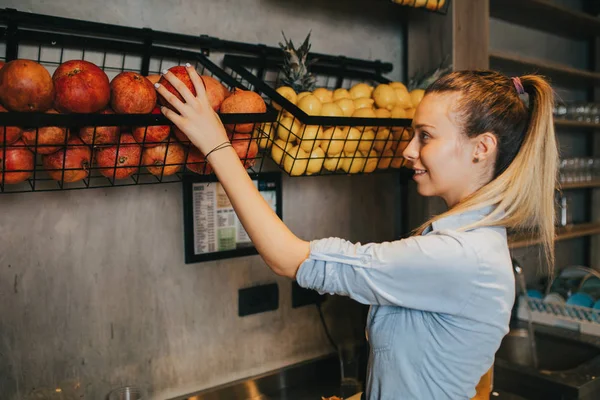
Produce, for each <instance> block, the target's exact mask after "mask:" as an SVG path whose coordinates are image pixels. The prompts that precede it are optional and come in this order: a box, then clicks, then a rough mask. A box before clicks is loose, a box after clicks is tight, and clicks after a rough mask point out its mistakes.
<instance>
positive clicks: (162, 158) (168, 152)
mask: <svg viewBox="0 0 600 400" xmlns="http://www.w3.org/2000/svg"><path fill="white" fill-rule="evenodd" d="M184 163H185V150H184V148H183V147H182V146H181V145H180V144H178V143H177V142H175V141H174V140H169V141H168V142H166V143H161V144H159V145H158V146H155V147H146V148H145V149H144V151H143V152H142V165H144V166H145V167H146V168H147V169H148V171H149V172H150V173H151V174H152V175H155V176H159V177H160V176H168V175H173V174H174V173H176V172H178V171H179V170H180V169H181V167H182V166H183V164H184Z"/></svg>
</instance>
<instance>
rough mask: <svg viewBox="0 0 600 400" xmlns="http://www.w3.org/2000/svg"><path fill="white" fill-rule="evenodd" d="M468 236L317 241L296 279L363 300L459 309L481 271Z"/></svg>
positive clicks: (439, 233) (444, 233)
mask: <svg viewBox="0 0 600 400" xmlns="http://www.w3.org/2000/svg"><path fill="white" fill-rule="evenodd" d="M465 235H468V233H464V232H456V231H450V230H448V231H443V230H440V231H435V232H431V233H430V234H428V235H425V236H415V237H410V238H407V239H403V240H399V241H394V242H384V243H377V244H375V243H371V244H366V245H361V244H360V243H357V244H353V243H351V242H348V241H346V240H343V239H339V238H328V239H322V240H316V241H312V242H311V244H310V255H309V257H308V258H307V259H306V260H305V261H304V262H303V263H302V265H300V268H299V270H298V273H297V275H296V280H297V281H298V284H299V285H300V286H302V287H305V288H310V289H315V290H317V291H318V292H320V293H322V294H323V293H331V294H339V295H344V296H349V297H351V298H353V299H354V300H356V301H358V302H360V303H363V304H372V305H373V304H377V305H395V306H401V307H406V308H413V309H418V310H423V311H431V312H440V313H448V314H458V313H460V312H461V310H462V309H463V308H464V307H465V305H466V302H467V300H468V299H469V296H470V295H471V293H472V292H473V290H475V287H476V286H477V285H476V280H477V279H478V275H479V267H478V266H479V262H478V260H477V254H476V252H475V249H474V248H473V247H472V246H470V245H469V243H468V240H465V239H466V237H465Z"/></svg>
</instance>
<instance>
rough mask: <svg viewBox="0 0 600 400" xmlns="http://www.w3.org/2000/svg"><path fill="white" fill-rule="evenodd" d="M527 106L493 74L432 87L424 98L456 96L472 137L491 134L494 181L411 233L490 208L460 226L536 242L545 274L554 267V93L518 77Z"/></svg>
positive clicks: (467, 74)
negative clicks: (494, 153) (494, 140)
mask: <svg viewBox="0 0 600 400" xmlns="http://www.w3.org/2000/svg"><path fill="white" fill-rule="evenodd" d="M520 83H522V89H524V91H525V93H526V95H527V96H528V100H529V101H528V103H529V107H527V105H526V101H527V99H524V98H523V97H524V96H523V94H522V92H521V94H520V93H518V89H517V87H516V86H515V84H514V83H513V80H511V78H508V77H507V76H505V75H502V74H500V73H497V72H493V71H456V72H453V73H451V74H448V75H446V76H444V77H442V78H440V79H438V81H436V82H434V83H433V84H432V85H431V86H430V87H429V88H428V89H427V91H426V95H427V94H429V93H444V92H458V93H460V100H459V102H458V104H457V110H458V115H459V121H460V124H461V125H462V129H463V131H464V133H465V134H466V135H467V136H469V137H475V136H477V135H479V134H481V133H484V132H491V133H493V134H494V135H495V136H496V138H497V140H498V158H497V160H496V165H495V172H494V178H493V179H492V180H491V181H490V182H489V183H487V184H486V185H484V186H483V187H481V188H480V189H479V190H477V191H476V192H475V193H473V194H472V195H471V196H469V197H468V198H466V199H464V200H462V201H461V202H460V203H458V204H457V205H455V206H454V207H452V208H451V209H450V210H448V211H446V212H444V213H442V214H440V215H437V216H435V217H433V218H432V219H430V220H429V221H427V222H426V223H425V224H423V225H422V226H421V227H419V228H418V229H417V230H416V233H419V234H420V233H422V232H423V230H424V229H425V228H426V227H427V226H429V225H430V224H431V223H432V222H434V221H437V220H439V219H441V218H444V217H447V216H450V215H456V214H461V213H463V212H465V211H470V210H476V209H480V208H483V207H486V206H495V209H494V210H493V211H492V212H491V213H490V214H489V215H487V216H486V217H484V218H483V219H482V220H480V221H478V222H476V223H474V224H472V225H469V226H466V227H463V228H462V229H472V228H476V227H483V226H505V227H506V228H508V229H511V230H517V231H519V232H523V233H526V234H529V235H532V236H534V235H535V236H537V237H538V238H539V240H540V241H541V245H542V250H544V252H545V258H546V261H547V263H548V268H549V271H548V272H549V273H550V274H552V271H553V268H554V239H555V228H554V222H555V209H554V192H555V190H556V184H557V165H558V149H557V144H556V138H555V133H554V122H553V106H554V92H553V90H552V88H551V86H550V85H549V84H548V82H547V81H546V80H545V79H544V78H542V77H540V76H537V75H525V76H522V77H520Z"/></svg>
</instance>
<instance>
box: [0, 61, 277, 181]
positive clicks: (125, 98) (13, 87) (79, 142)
mask: <svg viewBox="0 0 600 400" xmlns="http://www.w3.org/2000/svg"><path fill="white" fill-rule="evenodd" d="M169 70H170V71H171V72H172V73H174V74H175V75H176V76H178V77H179V78H180V79H181V80H182V81H183V82H184V83H185V84H186V85H187V86H188V87H189V88H190V90H192V91H194V90H193V85H192V84H191V81H190V80H189V77H188V75H187V71H186V70H185V67H181V66H174V67H172V68H170V69H169ZM201 78H202V80H203V82H204V85H205V87H206V93H207V96H208V99H209V103H210V104H211V106H212V108H213V110H214V111H215V112H220V115H224V114H240V113H241V114H251V113H264V112H266V110H267V106H266V104H265V102H264V100H263V99H262V97H261V96H260V95H258V94H257V93H255V92H251V91H248V90H241V89H234V90H233V91H230V89H229V88H228V87H226V86H224V85H223V84H222V83H221V82H220V81H219V80H217V79H215V78H213V77H212V76H208V75H201ZM156 82H161V84H164V85H165V87H167V88H168V89H169V90H171V92H173V93H176V90H175V89H174V88H173V87H172V86H171V85H170V84H168V82H166V80H165V79H164V78H163V77H162V76H161V75H148V76H143V75H141V74H139V73H137V72H133V71H123V72H121V73H118V74H116V75H115V76H114V77H113V78H112V79H109V77H108V75H107V74H106V73H105V71H104V70H102V68H100V67H98V66H97V65H95V64H94V63H92V62H89V61H86V60H68V61H65V62H63V63H61V64H60V65H58V66H57V68H56V70H55V71H54V73H53V74H51V73H50V71H48V70H47V69H46V67H45V66H43V65H41V64H40V63H38V62H36V61H32V60H21V59H19V60H14V61H10V62H8V63H6V64H5V65H3V66H2V67H1V68H0V120H1V115H2V114H4V113H11V112H31V113H37V114H41V113H45V114H70V115H74V114H99V115H113V116H114V115H118V114H120V115H124V114H125V115H126V114H130V115H133V114H137V115H139V114H146V115H149V116H150V115H152V114H154V115H162V113H161V111H160V107H159V106H160V105H161V104H162V105H165V104H166V103H165V100H164V99H162V98H161V96H159V95H158V93H157V91H156V89H155V87H154V83H156ZM181 100H182V101H183V99H181ZM4 115H8V114H4ZM161 117H162V116H161ZM66 120H68V121H69V123H64V125H65V126H51V125H54V124H40V123H37V124H35V125H32V126H27V120H23V121H24V122H23V123H21V124H19V125H21V126H12V125H13V124H11V125H3V124H2V123H1V122H0V185H2V186H1V189H2V190H1V191H4V190H5V188H4V185H13V184H19V183H23V182H26V181H27V180H32V179H33V180H40V179H41V180H44V181H50V182H51V181H57V182H59V183H60V187H61V188H62V185H63V184H65V183H84V184H85V185H86V186H88V185H89V180H90V179H91V178H97V179H106V178H108V180H110V182H113V181H115V180H116V181H119V180H124V179H128V178H130V179H131V178H134V181H135V183H137V179H138V178H139V175H140V174H141V175H147V176H148V177H152V179H153V181H157V180H156V178H154V177H158V178H159V179H158V181H162V178H163V177H168V176H172V175H175V174H177V173H179V172H183V171H184V170H187V171H191V172H194V173H197V174H209V173H211V172H212V169H211V168H210V165H209V164H208V162H207V161H206V159H205V157H204V155H203V154H202V153H201V152H200V151H199V150H198V149H197V148H196V147H195V146H193V145H192V143H191V142H190V141H189V139H188V138H187V137H186V136H185V134H183V133H182V132H181V131H179V129H176V127H175V126H174V125H172V124H171V123H169V124H168V125H157V124H156V123H153V124H148V125H139V124H131V125H121V126H114V125H110V124H107V126H104V125H103V124H97V123H95V124H89V125H85V124H82V123H81V121H82V119H81V118H79V119H77V121H78V122H77V123H72V122H70V121H71V120H70V119H68V118H66ZM150 120H151V119H146V120H143V121H150ZM134 121H135V120H134ZM137 121H140V119H137ZM152 121H154V119H152ZM146 124H147V122H146ZM57 125H63V124H62V123H61V124H57ZM138 125H139V126H138ZM227 128H228V134H229V137H230V140H231V143H232V146H233V148H234V149H235V151H236V152H237V154H238V156H239V157H240V160H241V161H242V163H243V164H244V166H245V167H246V168H251V167H253V166H255V162H256V158H257V157H258V153H259V146H258V143H257V142H256V140H254V138H253V137H252V135H251V133H252V131H253V129H254V123H243V124H236V125H229V124H227ZM36 160H37V162H36ZM153 176H154V177H153ZM48 178H49V179H48ZM30 183H32V182H30ZM107 185H108V184H107ZM107 185H104V186H107Z"/></svg>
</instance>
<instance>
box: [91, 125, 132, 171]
mask: <svg viewBox="0 0 600 400" xmlns="http://www.w3.org/2000/svg"><path fill="white" fill-rule="evenodd" d="M117 151H118V153H117ZM141 157H142V148H141V147H140V145H139V144H137V143H136V142H135V140H134V139H133V136H131V134H129V133H124V134H122V135H121V139H120V143H119V146H118V149H117V146H116V145H114V146H110V147H100V148H97V149H96V150H95V152H94V161H95V162H96V165H98V166H99V167H106V168H101V169H99V170H98V172H100V173H101V174H102V175H104V176H106V177H107V178H111V179H125V178H128V177H130V176H131V175H133V174H135V173H136V172H137V171H138V169H139V165H140V160H141Z"/></svg>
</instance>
